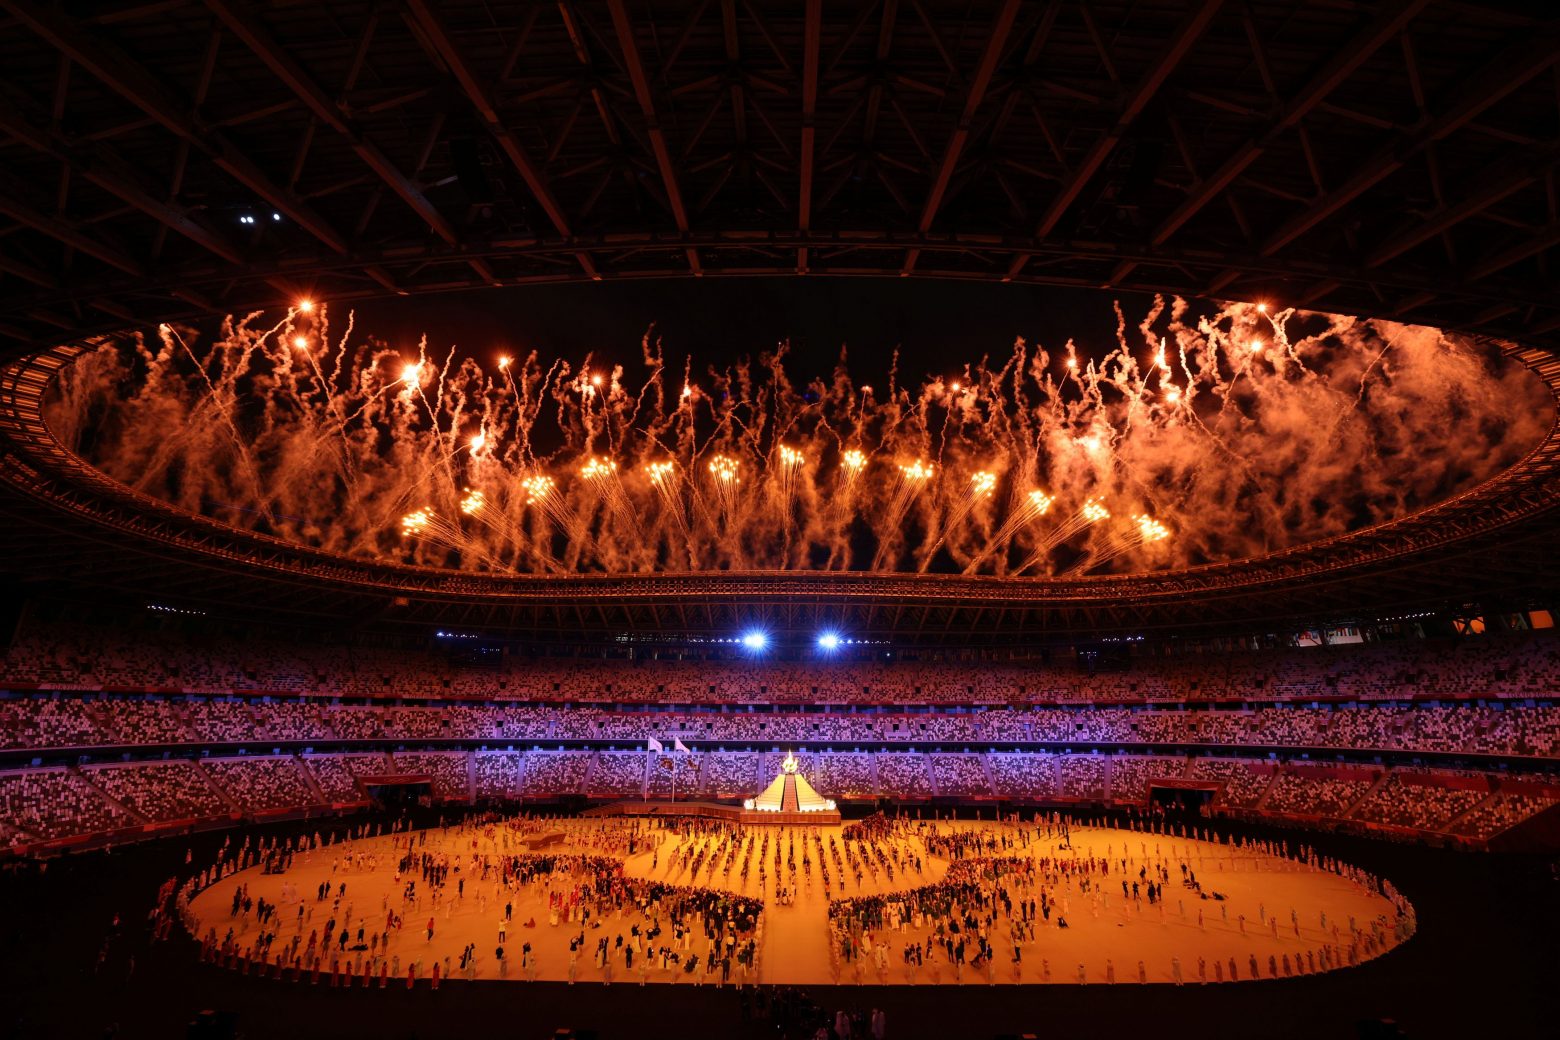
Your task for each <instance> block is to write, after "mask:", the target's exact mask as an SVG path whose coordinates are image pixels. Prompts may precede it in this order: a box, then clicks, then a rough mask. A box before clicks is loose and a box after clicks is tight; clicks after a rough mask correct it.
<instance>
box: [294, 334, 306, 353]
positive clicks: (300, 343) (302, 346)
mask: <svg viewBox="0 0 1560 1040" xmlns="http://www.w3.org/2000/svg"><path fill="white" fill-rule="evenodd" d="M293 346H295V347H297V348H298V349H299V350H308V349H309V337H308V336H294V337H293Z"/></svg>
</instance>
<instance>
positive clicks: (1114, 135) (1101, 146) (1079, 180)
mask: <svg viewBox="0 0 1560 1040" xmlns="http://www.w3.org/2000/svg"><path fill="white" fill-rule="evenodd" d="M1223 2H1224V0H1200V2H1199V3H1198V5H1197V6H1196V7H1195V8H1194V9H1193V10H1192V13H1191V14H1190V15H1188V16H1187V17H1186V19H1185V20H1184V21H1182V23H1181V26H1180V28H1178V29H1177V30H1176V32H1175V35H1174V36H1172V37H1171V38H1170V43H1169V45H1168V46H1166V47H1165V49H1164V51H1162V52H1161V53H1160V55H1159V57H1158V59H1157V60H1156V61H1155V62H1154V64H1153V65H1152V66H1150V67H1149V69H1148V71H1147V72H1146V73H1144V74H1143V77H1142V78H1141V79H1139V80H1138V83H1137V86H1136V87H1135V88H1134V89H1133V91H1132V93H1131V94H1129V95H1127V97H1126V98H1125V99H1124V100H1123V102H1122V104H1121V107H1120V110H1119V111H1118V112H1117V114H1116V121H1115V123H1114V124H1113V125H1112V126H1111V128H1110V129H1109V130H1107V131H1106V132H1105V134H1104V135H1103V136H1101V137H1100V139H1099V140H1098V141H1096V142H1095V143H1094V147H1093V148H1091V149H1089V152H1088V154H1087V155H1086V156H1085V157H1084V160H1083V162H1081V163H1079V164H1078V165H1077V166H1076V167H1074V168H1073V170H1072V172H1071V173H1070V174H1069V175H1068V177H1067V180H1066V182H1065V183H1064V184H1063V185H1062V188H1061V190H1060V191H1059V192H1057V193H1056V196H1055V198H1053V199H1052V200H1051V205H1050V206H1049V207H1048V208H1047V209H1046V211H1045V215H1044V216H1042V217H1041V218H1040V226H1039V228H1038V229H1037V230H1036V231H1035V237H1036V238H1046V237H1048V236H1049V235H1050V234H1051V232H1052V231H1055V230H1056V225H1057V224H1059V223H1061V219H1062V217H1063V215H1065V214H1066V212H1067V211H1068V209H1070V208H1071V207H1072V204H1073V203H1074V202H1076V201H1077V199H1078V196H1079V195H1080V194H1081V193H1082V192H1083V189H1084V187H1085V186H1087V185H1088V183H1089V181H1090V180H1092V179H1093V177H1094V175H1095V173H1097V172H1098V171H1099V168H1100V167H1101V166H1103V165H1104V164H1105V160H1106V159H1107V158H1108V157H1109V156H1110V153H1111V152H1113V151H1114V150H1115V148H1116V145H1117V144H1119V143H1120V142H1121V139H1122V138H1123V137H1125V136H1126V133H1127V130H1128V129H1130V128H1131V126H1132V123H1133V122H1134V121H1135V120H1136V119H1137V117H1138V116H1139V115H1140V114H1141V113H1142V111H1143V109H1144V108H1145V107H1147V105H1148V102H1149V100H1150V99H1152V98H1153V96H1154V94H1155V93H1157V92H1158V91H1159V88H1160V87H1161V86H1163V85H1164V82H1165V80H1166V79H1168V78H1169V77H1170V74H1171V73H1173V72H1174V71H1175V69H1176V66H1178V65H1180V64H1181V60H1182V59H1183V58H1185V57H1186V55H1187V54H1188V52H1190V51H1191V49H1192V45H1193V44H1194V43H1196V42H1197V39H1198V37H1200V36H1201V35H1202V33H1203V30H1204V29H1206V28H1207V27H1208V23H1209V22H1210V21H1212V20H1213V16H1214V15H1215V14H1217V13H1218V10H1219V7H1220V6H1221V5H1222V4H1223ZM1025 262H1026V260H1025V258H1023V257H1019V258H1018V259H1017V260H1015V261H1013V264H1012V266H1010V267H1009V268H1008V275H1007V276H1008V277H1009V278H1014V277H1016V276H1017V275H1018V273H1019V272H1020V271H1022V270H1023V269H1024V264H1025Z"/></svg>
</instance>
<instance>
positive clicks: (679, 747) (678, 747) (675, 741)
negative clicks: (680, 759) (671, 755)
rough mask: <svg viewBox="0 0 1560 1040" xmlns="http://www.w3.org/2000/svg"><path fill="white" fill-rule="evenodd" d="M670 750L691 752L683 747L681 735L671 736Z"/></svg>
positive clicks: (684, 752)
mask: <svg viewBox="0 0 1560 1040" xmlns="http://www.w3.org/2000/svg"><path fill="white" fill-rule="evenodd" d="M672 750H673V751H681V752H682V753H683V754H685V755H687V754H690V753H691V752H689V750H688V749H687V748H685V747H683V742H682V738H681V737H673V738H672Z"/></svg>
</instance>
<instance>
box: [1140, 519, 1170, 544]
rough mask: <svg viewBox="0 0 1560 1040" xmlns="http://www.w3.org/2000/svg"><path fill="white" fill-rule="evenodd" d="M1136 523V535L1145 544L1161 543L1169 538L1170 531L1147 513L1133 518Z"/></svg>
mask: <svg viewBox="0 0 1560 1040" xmlns="http://www.w3.org/2000/svg"><path fill="white" fill-rule="evenodd" d="M1133 519H1134V520H1136V521H1137V525H1138V534H1139V535H1140V536H1141V537H1142V539H1143V541H1145V542H1162V541H1164V540H1165V539H1166V538H1169V537H1170V529H1169V528H1168V527H1166V526H1165V525H1164V524H1162V523H1160V522H1159V521H1158V520H1155V519H1154V518H1153V517H1151V516H1149V515H1148V514H1147V513H1139V514H1138V515H1137V516H1135V517H1133Z"/></svg>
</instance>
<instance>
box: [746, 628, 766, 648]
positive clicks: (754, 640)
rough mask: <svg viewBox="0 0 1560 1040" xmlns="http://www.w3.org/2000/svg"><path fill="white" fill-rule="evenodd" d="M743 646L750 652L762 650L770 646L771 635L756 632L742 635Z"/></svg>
mask: <svg viewBox="0 0 1560 1040" xmlns="http://www.w3.org/2000/svg"><path fill="white" fill-rule="evenodd" d="M742 645H743V646H745V647H747V648H748V649H749V650H762V649H764V647H766V646H768V645H769V634H768V633H766V632H759V631H756V630H755V631H752V632H744V633H743V635H742Z"/></svg>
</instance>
